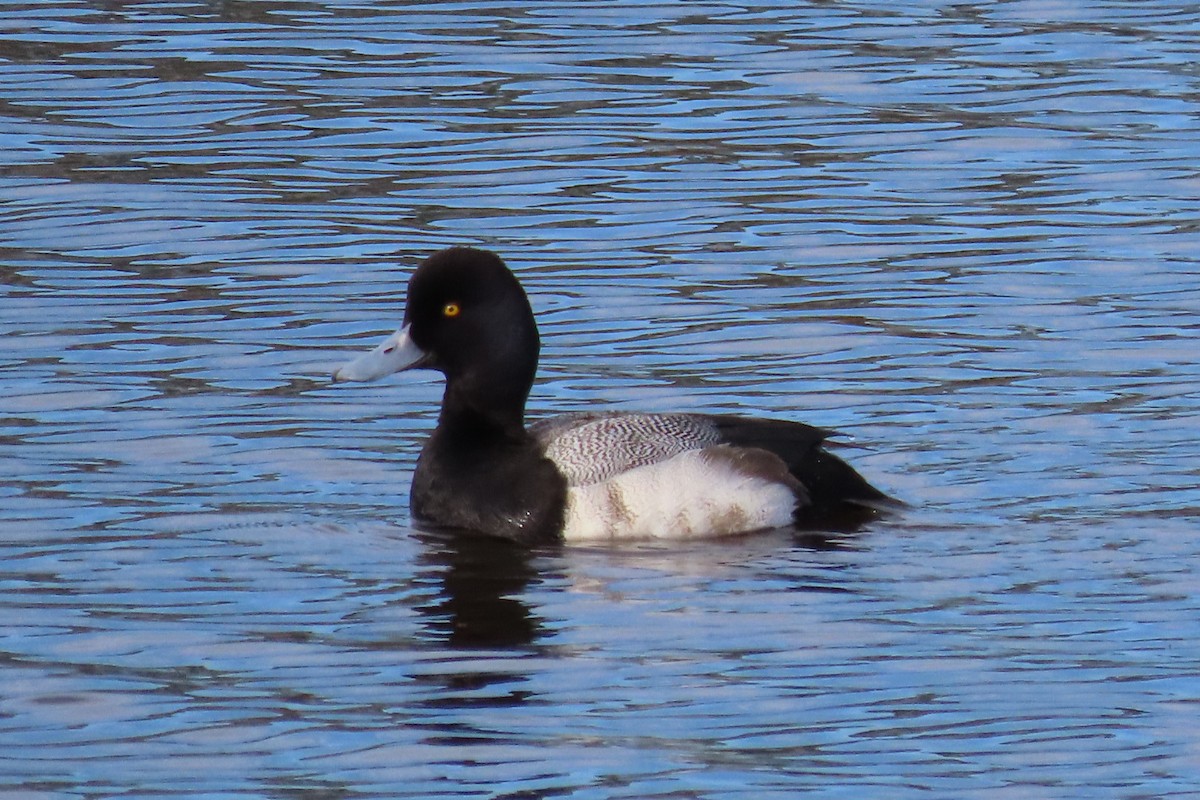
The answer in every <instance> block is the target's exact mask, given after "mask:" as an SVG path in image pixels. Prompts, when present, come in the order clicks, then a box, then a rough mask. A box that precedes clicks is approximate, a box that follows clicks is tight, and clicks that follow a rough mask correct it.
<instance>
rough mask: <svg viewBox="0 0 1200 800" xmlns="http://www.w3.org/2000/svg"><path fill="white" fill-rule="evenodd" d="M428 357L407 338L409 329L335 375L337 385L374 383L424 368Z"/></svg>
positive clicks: (405, 329) (405, 328)
mask: <svg viewBox="0 0 1200 800" xmlns="http://www.w3.org/2000/svg"><path fill="white" fill-rule="evenodd" d="M427 357H428V354H427V353H426V352H425V351H424V350H422V349H421V348H419V347H417V346H416V345H415V344H413V341H412V339H410V338H409V336H408V326H407V325H405V326H404V327H403V328H401V329H400V330H398V331H396V332H395V333H393V334H392V335H391V336H389V337H388V338H386V339H384V340H383V341H382V342H380V343H379V346H378V347H376V348H375V349H374V350H372V351H371V352H369V353H363V354H362V355H361V356H359V357H358V358H356V359H354V360H353V361H351V362H350V363H348V364H346V365H345V366H343V367H342V368H341V369H339V370H338V371H337V372H335V373H333V379H334V380H335V381H373V380H375V379H376V378H382V377H383V376H384V375H391V374H392V373H393V372H400V371H401V370H406V369H413V368H414V367H419V366H421V364H422V362H424V361H425V359H426V358H427Z"/></svg>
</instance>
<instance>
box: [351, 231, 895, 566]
mask: <svg viewBox="0 0 1200 800" xmlns="http://www.w3.org/2000/svg"><path fill="white" fill-rule="evenodd" d="M539 346H540V341H539V338H538V330H537V324H536V322H535V321H534V316H533V310H532V309H531V307H530V305H529V300H528V298H527V297H526V295H525V291H524V289H522V287H521V284H520V283H519V282H518V281H517V278H516V276H515V275H513V273H512V272H511V271H510V270H509V269H508V267H507V266H505V264H504V262H503V261H502V260H501V259H500V257H499V256H497V255H496V254H494V253H491V252H488V251H485V250H479V249H475V248H470V247H452V248H449V249H447V250H442V251H440V252H438V253H435V254H433V255H432V256H430V257H429V258H427V259H426V260H425V261H424V262H423V263H421V265H420V266H419V267H418V268H417V270H416V272H414V273H413V275H412V277H411V279H410V280H409V283H408V299H407V305H406V307H405V309H404V321H403V325H402V326H401V328H400V329H399V330H398V331H396V332H395V333H393V334H392V335H391V336H389V337H388V338H387V339H385V340H384V341H383V342H382V343H381V344H380V345H379V346H378V347H376V348H375V349H374V350H372V351H370V352H368V353H365V354H363V355H362V356H360V357H359V358H357V359H355V360H353V361H351V362H349V363H348V364H346V365H345V366H343V367H342V368H341V369H339V370H337V372H336V373H334V376H333V377H334V380H335V381H369V380H374V379H376V378H380V377H383V376H384V375H388V374H391V373H393V372H400V371H401V370H407V369H418V368H424V369H433V370H437V371H439V372H441V373H442V374H443V375H445V377H446V389H445V394H444V396H443V398H442V409H441V415H440V416H439V418H438V424H437V427H436V429H435V430H434V431H433V434H432V435H431V436H430V437H429V440H428V441H427V442H426V443H425V446H424V448H423V449H422V450H421V454H420V456H419V458H418V459H417V465H416V470H415V472H414V474H413V481H412V495H411V503H410V505H411V510H412V513H413V516H414V518H415V519H416V520H417V521H418V522H419V523H422V524H427V525H434V526H438V527H443V526H444V527H451V528H460V529H466V530H469V531H474V532H478V533H483V534H489V535H493V536H499V537H504V538H507V539H513V540H516V541H520V542H525V543H540V542H551V541H559V540H565V541H592V542H596V541H612V540H623V539H648V538H657V539H688V538H698V537H712V536H723V535H730V534H736V533H745V532H749V531H757V530H763V529H768V528H779V527H785V526H790V525H798V526H801V527H805V528H813V527H816V528H821V527H830V528H836V529H844V528H846V527H853V526H856V525H857V524H860V523H861V522H863V521H865V520H867V519H870V518H871V517H872V516H874V515H876V514H878V513H880V512H881V511H884V510H886V509H887V508H889V507H890V506H892V505H893V504H894V503H895V501H893V500H891V498H889V497H888V496H887V495H885V494H884V493H883V492H881V491H879V490H878V489H876V488H875V487H873V486H871V485H870V484H869V483H867V481H866V480H865V479H863V478H862V476H860V475H859V474H858V473H857V472H855V471H854V469H852V468H851V467H850V466H849V465H847V464H846V463H845V462H844V461H842V460H841V459H840V458H838V457H837V456H835V455H833V454H832V453H830V452H829V451H828V450H827V449H826V448H825V446H824V444H825V441H826V439H827V437H828V436H830V435H831V432H830V431H827V430H823V429H821V428H814V427H812V426H810V425H805V424H803V423H799V422H789V421H783V420H775V419H758V418H751V417H742V416H736V415H724V414H696V413H655V414H649V413H635V412H609V411H598V412H597V411H588V412H582V413H575V414H567V415H563V416H557V417H552V418H549V419H545V420H541V421H538V422H535V423H533V424H532V425H529V426H528V427H527V426H526V425H525V402H526V399H527V398H528V396H529V391H530V388H531V387H532V385H533V379H534V373H535V371H536V370H537V363H538V350H539Z"/></svg>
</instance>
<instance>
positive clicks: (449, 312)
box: [442, 303, 462, 317]
mask: <svg viewBox="0 0 1200 800" xmlns="http://www.w3.org/2000/svg"><path fill="white" fill-rule="evenodd" d="M460 313H462V308H461V307H460V306H459V305H458V303H446V305H444V306H442V316H443V317H457V316H458V315H459V314H460Z"/></svg>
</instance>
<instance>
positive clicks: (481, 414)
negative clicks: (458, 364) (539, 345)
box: [438, 377, 529, 441]
mask: <svg viewBox="0 0 1200 800" xmlns="http://www.w3.org/2000/svg"><path fill="white" fill-rule="evenodd" d="M528 395H529V389H528V388H525V389H524V390H514V389H512V388H500V386H499V385H497V384H496V383H494V382H488V381H477V380H471V379H470V378H467V377H462V378H457V379H448V380H447V381H446V393H445V396H444V397H443V398H442V413H441V415H440V416H439V417H438V425H439V427H442V428H444V429H446V430H451V431H454V432H456V433H458V434H461V435H465V436H470V437H472V438H475V439H477V440H480V441H483V440H489V439H493V438H496V437H502V438H506V439H521V438H524V437H525V435H526V434H525V399H526V397H528Z"/></svg>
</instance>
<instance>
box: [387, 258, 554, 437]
mask: <svg viewBox="0 0 1200 800" xmlns="http://www.w3.org/2000/svg"><path fill="white" fill-rule="evenodd" d="M404 325H405V327H406V328H407V329H408V336H409V338H410V339H411V340H412V343H413V344H414V345H416V346H417V347H418V348H420V350H422V351H423V352H424V353H425V358H424V359H423V362H422V364H421V366H425V367H429V368H432V369H436V370H439V371H440V372H442V373H444V374H445V375H446V381H447V387H446V402H445V403H444V404H443V413H447V412H453V411H454V410H455V409H454V408H447V406H453V405H454V404H459V405H465V406H467V407H469V408H471V409H472V410H476V411H479V410H485V409H484V408H481V407H489V408H491V409H493V410H496V411H501V412H503V413H505V414H511V412H512V411H513V410H514V406H515V411H516V413H517V414H518V419H519V417H520V416H522V415H523V413H524V408H525V399H526V397H527V396H528V394H529V387H530V386H531V385H532V384H533V376H534V372H535V371H536V370H537V359H538V348H539V342H538V332H537V324H536V323H535V322H534V318H533V310H532V309H531V308H530V307H529V300H528V298H526V296H525V291H524V289H522V288H521V284H520V283H519V282H518V281H517V278H516V276H514V275H513V274H512V272H510V271H509V269H508V267H506V266H505V265H504V262H503V261H501V260H500V257H499V256H497V255H496V254H495V253H490V252H488V251H486V250H477V249H475V248H471V247H452V248H450V249H448V250H442V251H440V252H438V253H434V254H433V255H432V256H430V257H429V258H427V259H425V261H424V262H422V263H421V265H420V266H419V267H418V268H417V271H416V272H414V273H413V276H412V278H410V279H409V282H408V301H407V305H406V307H405V309H404Z"/></svg>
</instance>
